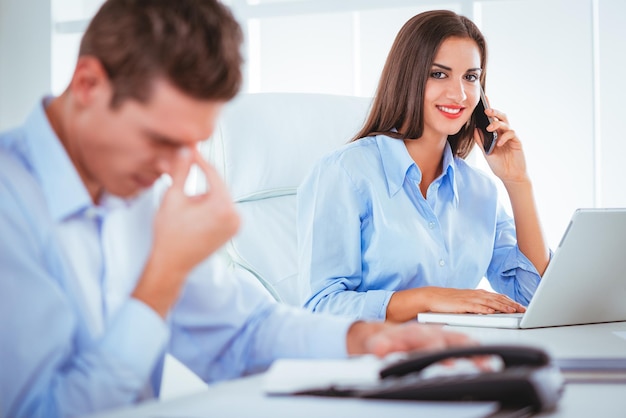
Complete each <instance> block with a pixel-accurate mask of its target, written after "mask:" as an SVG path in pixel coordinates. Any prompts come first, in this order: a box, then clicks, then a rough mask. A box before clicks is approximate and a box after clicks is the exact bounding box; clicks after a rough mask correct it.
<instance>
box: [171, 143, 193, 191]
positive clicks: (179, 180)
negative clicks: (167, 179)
mask: <svg viewBox="0 0 626 418" xmlns="http://www.w3.org/2000/svg"><path fill="white" fill-rule="evenodd" d="M192 164H193V155H192V151H191V149H189V148H188V147H183V148H181V149H180V150H178V153H177V154H176V158H174V162H173V164H172V171H171V172H170V176H171V177H172V188H174V189H177V190H181V191H182V190H184V189H185V182H186V181H187V176H188V175H189V170H190V169H191V165H192Z"/></svg>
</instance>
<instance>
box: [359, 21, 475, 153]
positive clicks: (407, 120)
mask: <svg viewBox="0 0 626 418" xmlns="http://www.w3.org/2000/svg"><path fill="white" fill-rule="evenodd" d="M450 37H459V38H469V39H472V40H473V41H474V42H476V45H478V49H479V51H480V62H481V68H482V69H483V71H482V73H481V75H480V83H481V85H482V86H483V88H484V87H485V76H486V67H487V44H486V42H485V38H484V37H483V35H482V33H481V32H480V30H479V29H478V27H477V26H476V25H475V24H474V23H473V22H472V21H471V20H469V19H468V18H466V17H464V16H460V15H458V14H456V13H454V12H452V11H449V10H433V11H428V12H424V13H420V14H418V15H416V16H414V17H412V18H411V19H410V20H409V21H408V22H406V23H405V24H404V26H403V27H402V29H400V32H398V36H397V37H396V39H395V41H394V43H393V46H392V47H391V51H390V52H389V56H388V57H387V61H386V62H385V66H384V68H383V72H382V75H381V77H380V81H379V83H378V88H377V90H376V95H375V98H374V101H373V103H372V107H371V110H370V113H369V115H368V117H367V120H366V121H365V124H364V126H363V128H361V130H360V131H359V133H358V134H357V135H356V136H355V137H354V138H353V139H352V141H356V140H357V139H359V138H363V137H366V136H372V135H380V134H384V135H388V136H390V137H393V138H398V139H418V138H420V137H421V136H422V134H423V131H424V91H425V89H426V82H427V81H428V77H429V75H430V72H431V67H432V65H433V61H434V59H435V55H436V54H437V51H438V50H439V47H440V46H441V44H442V43H443V41H444V40H446V39H447V38H450ZM475 127H476V122H475V120H474V117H473V116H472V118H471V119H470V120H469V122H468V123H467V124H466V125H465V126H464V127H463V128H461V130H460V131H459V132H457V133H456V134H454V135H449V136H448V142H449V143H450V146H451V148H452V153H453V154H454V155H455V156H459V157H461V158H465V157H466V156H467V155H468V154H469V153H470V151H471V149H472V146H473V144H474V141H473V135H474V128H475ZM401 128H402V129H403V132H402V133H399V132H397V131H399V130H400V129H401Z"/></svg>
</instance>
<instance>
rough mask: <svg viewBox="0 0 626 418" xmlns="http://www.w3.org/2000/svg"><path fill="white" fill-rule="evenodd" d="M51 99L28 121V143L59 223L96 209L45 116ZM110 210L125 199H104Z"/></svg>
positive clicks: (108, 197)
mask: <svg viewBox="0 0 626 418" xmlns="http://www.w3.org/2000/svg"><path fill="white" fill-rule="evenodd" d="M51 100H52V97H45V98H44V99H43V100H42V101H41V102H40V103H39V104H38V105H37V106H36V107H35V109H33V111H32V112H31V114H30V115H29V116H28V118H27V119H26V123H25V125H24V131H25V134H26V135H25V137H26V143H27V146H28V150H29V155H30V158H31V164H32V167H33V171H34V173H35V176H36V177H37V179H38V180H39V184H40V185H41V188H42V190H43V194H44V197H45V199H46V203H47V205H48V209H49V210H50V214H51V216H52V218H53V219H54V220H56V221H61V220H64V219H67V218H69V217H71V216H73V215H76V214H79V213H80V212H82V211H85V210H87V209H88V208H91V207H93V206H94V205H93V202H92V200H91V196H90V195H89V192H88V191H87V188H86V187H85V184H84V183H83V182H82V180H81V178H80V175H79V174H78V172H77V171H76V168H75V167H74V164H73V163H72V161H71V159H70V157H69V155H67V152H66V151H65V148H64V147H63V144H61V141H60V140H59V138H58V137H57V135H56V134H55V132H54V130H53V129H52V126H51V125H50V121H49V120H48V117H47V116H46V112H45V108H46V106H47V105H48V104H49V103H50V101H51ZM102 202H103V203H104V206H106V207H107V208H112V207H117V206H120V205H125V202H124V201H123V200H122V199H119V198H116V197H114V196H110V195H109V196H104V197H103V199H102Z"/></svg>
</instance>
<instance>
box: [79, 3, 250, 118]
mask: <svg viewBox="0 0 626 418" xmlns="http://www.w3.org/2000/svg"><path fill="white" fill-rule="evenodd" d="M242 39H243V36H242V33H241V28H240V27H239V24H238V23H237V22H236V21H235V19H234V17H233V15H232V14H231V12H230V11H229V10H228V9H227V8H226V7H225V6H224V5H222V4H221V3H220V2H218V1H217V0H107V1H105V2H104V4H103V5H102V7H101V8H100V10H99V11H98V12H97V13H96V15H95V16H94V18H93V19H92V20H91V22H90V24H89V26H88V27H87V30H86V31H85V34H84V36H83V39H82V41H81V45H80V51H79V55H80V56H87V55H88V56H93V57H95V58H97V59H98V60H99V61H100V62H101V63H102V65H103V67H104V70H105V71H106V73H107V75H108V77H109V79H110V81H111V83H112V86H113V98H112V101H111V106H112V107H116V106H118V105H119V104H120V103H121V102H122V101H124V100H126V99H128V98H132V99H135V100H138V101H140V102H146V101H147V100H148V99H149V98H150V93H151V91H152V86H151V84H152V82H153V81H154V80H155V79H157V78H160V77H162V78H164V79H166V80H167V81H168V82H170V83H171V84H172V85H173V86H175V87H176V88H178V89H179V90H181V91H182V92H183V93H185V94H187V95H189V96H191V97H194V98H197V99H203V100H224V101H227V100H230V99H232V98H233V97H234V96H235V95H236V94H237V92H238V91H239V88H240V86H241V78H242V76H241V63H242V58H241V52H240V47H241V42H242Z"/></svg>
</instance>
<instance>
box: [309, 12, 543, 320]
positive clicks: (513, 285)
mask: <svg viewBox="0 0 626 418" xmlns="http://www.w3.org/2000/svg"><path fill="white" fill-rule="evenodd" d="M486 64H487V48H486V43H485V39H484V37H483V35H482V34H481V33H480V31H479V30H478V28H477V27H476V26H475V25H474V24H473V23H472V22H471V21H470V20H469V19H467V18H465V17H463V16H459V15H457V14H456V13H454V12H451V11H444V10H439V11H429V12H425V13H421V14H419V15H417V16H414V17H413V18H412V19H411V20H409V21H408V22H407V23H406V24H405V25H404V27H403V28H402V29H401V30H400V32H399V33H398V36H397V38H396V40H395V41H394V44H393V46H392V48H391V51H390V53H389V56H388V58H387V62H386V64H385V67H384V69H383V73H382V76H381V79H380V82H379V85H378V90H377V93H376V96H375V99H374V101H373V104H372V109H371V111H370V114H369V116H368V118H367V120H366V122H365V126H364V127H363V128H362V129H361V131H360V132H359V133H358V134H357V136H356V137H355V139H354V140H353V141H352V142H351V143H349V144H347V145H345V146H343V147H342V148H341V149H339V150H337V151H335V152H333V153H331V154H329V155H327V156H326V157H325V158H323V159H322V160H321V161H320V162H319V163H318V164H317V165H316V167H315V168H314V169H313V171H312V172H311V173H310V175H309V176H308V177H307V178H306V179H305V180H304V182H303V184H302V185H301V186H300V189H299V191H298V236H299V257H300V270H301V279H302V280H306V281H309V282H310V284H311V290H312V294H311V296H310V298H309V299H308V300H307V301H306V303H305V306H306V307H307V308H309V309H311V310H312V311H324V312H332V313H338V314H345V315H349V316H352V317H355V318H386V319H388V320H392V321H407V320H411V319H415V318H416V316H417V314H418V313H419V312H426V311H433V312H475V313H492V312H497V311H500V312H523V311H524V310H525V308H524V306H523V305H527V304H528V302H529V300H530V299H531V297H532V295H533V293H534V291H535V289H536V287H537V285H538V283H539V281H540V279H541V275H542V274H543V272H544V270H545V269H546V266H547V265H548V262H549V259H550V251H549V249H548V247H547V245H546V242H545V239H544V237H543V233H542V231H541V227H540V223H539V220H538V216H537V210H536V208H535V203H534V197H533V190H532V185H531V182H530V179H529V176H528V173H527V172H526V164H525V160H524V153H523V150H522V144H521V142H520V140H519V138H518V137H517V136H516V134H515V132H514V131H513V130H512V129H511V127H510V126H509V122H508V119H507V117H506V115H505V114H504V113H502V112H500V111H498V110H495V109H488V110H486V111H485V113H486V114H487V116H489V117H491V118H492V120H493V121H492V123H491V124H490V125H489V127H488V128H487V129H488V130H489V131H491V132H497V136H498V139H497V143H496V146H495V148H494V150H493V152H492V153H491V154H490V155H486V156H485V157H486V159H487V162H488V164H489V167H490V168H491V170H492V171H493V173H494V174H495V175H496V176H497V177H498V178H499V179H500V180H501V181H502V182H503V183H504V186H505V188H506V190H507V192H508V195H509V199H510V201H511V205H512V209H513V219H512V218H511V217H510V216H509V215H507V213H506V212H505V210H504V209H503V208H502V207H501V205H499V203H498V196H497V189H496V186H495V184H494V183H493V182H492V181H491V180H490V178H489V177H487V176H486V175H485V174H484V173H482V172H480V171H478V170H476V169H474V168H472V167H470V166H469V165H468V164H467V163H466V162H465V160H464V158H465V157H466V156H467V155H468V154H469V152H470V151H471V149H472V147H473V146H474V143H478V144H481V145H482V139H481V136H480V134H479V133H478V131H477V129H476V122H475V116H474V115H473V111H474V109H475V108H476V106H477V104H478V102H479V99H480V90H481V86H482V87H483V88H484V85H485V78H486ZM481 148H482V147H481ZM482 277H487V279H488V280H489V282H490V283H491V285H492V287H493V288H494V289H495V290H496V291H497V292H498V293H494V292H488V291H484V290H477V289H476V286H477V285H478V283H479V281H480V280H481V278H482Z"/></svg>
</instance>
